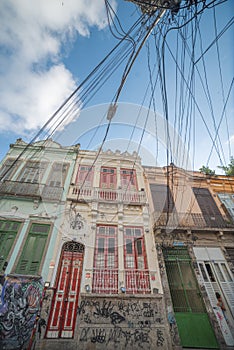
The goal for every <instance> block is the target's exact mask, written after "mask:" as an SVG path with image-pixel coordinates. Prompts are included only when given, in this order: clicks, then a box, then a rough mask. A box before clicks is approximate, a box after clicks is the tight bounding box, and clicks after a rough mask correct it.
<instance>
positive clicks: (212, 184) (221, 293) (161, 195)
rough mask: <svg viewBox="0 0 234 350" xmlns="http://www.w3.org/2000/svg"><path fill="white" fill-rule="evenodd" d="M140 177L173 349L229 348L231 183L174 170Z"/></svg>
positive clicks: (233, 297)
mask: <svg viewBox="0 0 234 350" xmlns="http://www.w3.org/2000/svg"><path fill="white" fill-rule="evenodd" d="M145 173H146V178H147V183H148V192H149V193H150V207H151V219H152V221H151V223H152V226H153V227H154V232H155V242H156V246H157V251H158V258H159V264H160V270H161V277H162V283H163V286H164V296H165V301H166V305H167V307H168V308H169V310H171V309H173V310H174V316H175V326H176V327H175V333H176V334H178V335H179V338H177V344H176V342H174V346H176V345H181V346H183V347H191V348H196V347H198V348H199V347H200V348H212V349H218V348H219V349H229V348H232V347H233V346H234V338H233V330H234V328H233V326H234V284H233V283H234V279H233V267H234V265H233V248H234V222H233V215H232V213H233V212H232V209H233V201H232V200H233V189H234V178H233V177H227V176H212V177H209V176H207V175H204V174H201V173H198V172H188V171H184V170H182V169H178V168H177V167H175V166H174V165H171V166H169V167H165V168H150V167H146V168H145ZM227 203H228V205H227ZM173 327H174V326H173Z"/></svg>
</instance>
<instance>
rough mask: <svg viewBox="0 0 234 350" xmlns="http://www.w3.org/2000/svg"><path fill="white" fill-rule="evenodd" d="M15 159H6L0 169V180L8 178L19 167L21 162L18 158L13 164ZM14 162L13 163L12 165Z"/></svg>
mask: <svg viewBox="0 0 234 350" xmlns="http://www.w3.org/2000/svg"><path fill="white" fill-rule="evenodd" d="M14 161H15V159H6V161H5V162H4V164H3V165H2V167H1V169H0V179H1V180H10V179H11V178H12V175H13V174H14V173H15V171H16V170H17V169H18V168H19V165H20V164H21V161H20V160H17V162H16V163H15V164H14ZM13 164H14V165H13Z"/></svg>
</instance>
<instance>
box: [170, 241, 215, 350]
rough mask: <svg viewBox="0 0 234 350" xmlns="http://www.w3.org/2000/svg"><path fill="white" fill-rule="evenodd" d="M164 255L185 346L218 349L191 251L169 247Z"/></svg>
mask: <svg viewBox="0 0 234 350" xmlns="http://www.w3.org/2000/svg"><path fill="white" fill-rule="evenodd" d="M163 255H164V260H165V266H166V272H167V277H168V283H169V288H170V293H171V298H172V303H173V308H174V313H175V318H176V322H177V326H178V330H179V335H180V340H181V345H182V346H183V347H193V348H208V349H218V343H217V340H216V338H215V334H214V331H213V329H212V327H211V324H210V321H209V318H208V315H207V313H206V310H205V306H204V303H203V300H202V297H201V295H200V292H199V288H198V284H197V280H196V277H195V275H194V271H193V268H192V266H191V259H190V257H189V254H188V251H187V248H178V247H176V248H166V249H164V250H163Z"/></svg>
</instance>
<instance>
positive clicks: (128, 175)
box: [120, 168, 138, 190]
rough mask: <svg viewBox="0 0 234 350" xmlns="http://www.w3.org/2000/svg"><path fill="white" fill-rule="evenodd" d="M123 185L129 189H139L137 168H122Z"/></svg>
mask: <svg viewBox="0 0 234 350" xmlns="http://www.w3.org/2000/svg"><path fill="white" fill-rule="evenodd" d="M120 181H121V187H122V188H123V189H128V190H137V189H138V186H137V178H136V170H135V169H125V168H123V169H120Z"/></svg>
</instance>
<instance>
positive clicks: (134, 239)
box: [124, 226, 148, 269]
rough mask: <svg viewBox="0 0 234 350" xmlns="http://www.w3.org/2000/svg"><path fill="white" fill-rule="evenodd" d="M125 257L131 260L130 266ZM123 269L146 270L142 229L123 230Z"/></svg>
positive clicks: (127, 228)
mask: <svg viewBox="0 0 234 350" xmlns="http://www.w3.org/2000/svg"><path fill="white" fill-rule="evenodd" d="M127 257H131V258H132V264H130V259H129V261H128V260H127ZM139 258H142V259H141V260H140V259H139ZM130 265H132V266H130ZM124 267H125V269H147V268H148V266H147V258H146V249H145V241H144V237H143V228H142V227H133V226H132V227H125V228H124Z"/></svg>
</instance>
